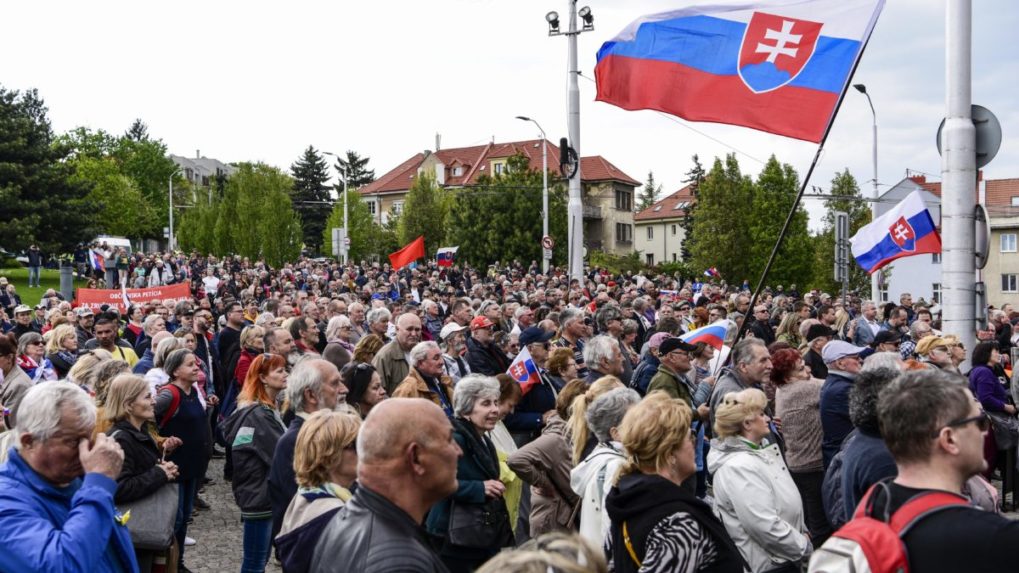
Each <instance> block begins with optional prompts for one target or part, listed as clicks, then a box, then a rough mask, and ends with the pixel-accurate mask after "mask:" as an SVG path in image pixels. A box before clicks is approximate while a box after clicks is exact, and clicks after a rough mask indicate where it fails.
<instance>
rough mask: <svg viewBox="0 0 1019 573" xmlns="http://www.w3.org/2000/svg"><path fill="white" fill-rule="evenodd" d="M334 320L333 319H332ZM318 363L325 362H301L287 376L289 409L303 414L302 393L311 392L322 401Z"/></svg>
mask: <svg viewBox="0 0 1019 573" xmlns="http://www.w3.org/2000/svg"><path fill="white" fill-rule="evenodd" d="M334 320H335V318H334ZM320 362H326V361H325V360H321V359H318V358H314V359H310V360H302V361H300V362H298V363H297V366H294V370H293V372H291V373H290V375H289V376H287V390H286V392H287V399H288V400H290V407H291V408H293V410H294V411H295V412H304V411H305V404H304V391H305V390H311V393H312V394H314V395H315V397H316V398H317V399H318V400H319V401H321V400H322V369H321V368H319V363H320Z"/></svg>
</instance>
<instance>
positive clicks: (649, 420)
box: [619, 392, 693, 477]
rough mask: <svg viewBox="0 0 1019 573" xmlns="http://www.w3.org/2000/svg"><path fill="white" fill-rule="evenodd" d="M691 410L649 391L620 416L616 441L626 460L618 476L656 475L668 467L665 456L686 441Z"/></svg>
mask: <svg viewBox="0 0 1019 573" xmlns="http://www.w3.org/2000/svg"><path fill="white" fill-rule="evenodd" d="M692 421H693V411H692V410H690V406H688V405H687V403H686V401H685V400H681V399H678V398H670V397H669V395H668V394H666V393H665V392H652V393H651V394H649V395H648V396H647V397H646V398H644V399H643V400H641V401H640V402H638V403H637V405H636V406H634V407H632V408H630V410H629V411H628V412H627V413H626V415H625V416H623V423H622V424H620V425H619V434H620V439H621V440H622V443H623V448H624V449H625V450H626V461H625V462H624V463H623V467H622V468H620V470H619V476H620V477H622V476H624V475H628V474H632V473H645V474H653V473H657V472H658V471H659V470H660V469H662V468H663V467H665V466H667V465H669V463H668V459H669V456H671V455H672V454H673V452H675V451H676V449H678V448H679V447H680V446H682V445H683V441H684V440H689V439H690V423H691V422H692Z"/></svg>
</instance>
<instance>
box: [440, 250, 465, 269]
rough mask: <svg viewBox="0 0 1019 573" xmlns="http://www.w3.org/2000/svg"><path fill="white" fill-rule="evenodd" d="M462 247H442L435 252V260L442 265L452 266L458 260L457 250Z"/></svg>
mask: <svg viewBox="0 0 1019 573" xmlns="http://www.w3.org/2000/svg"><path fill="white" fill-rule="evenodd" d="M459 249H460V247H442V248H441V249H439V250H438V251H436V252H435V262H436V263H438V265H439V266H440V267H451V266H453V262H454V261H456V252H457V251H458V250H459Z"/></svg>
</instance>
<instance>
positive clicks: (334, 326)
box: [326, 314, 353, 339]
mask: <svg viewBox="0 0 1019 573" xmlns="http://www.w3.org/2000/svg"><path fill="white" fill-rule="evenodd" d="M344 326H353V323H352V322H350V319H349V318H347V316H346V315H343V314H338V315H336V316H334V317H332V318H330V319H329V324H327V325H326V339H329V338H336V337H337V336H339V335H340V329H341V328H343V327H344Z"/></svg>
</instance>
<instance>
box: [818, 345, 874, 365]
mask: <svg viewBox="0 0 1019 573" xmlns="http://www.w3.org/2000/svg"><path fill="white" fill-rule="evenodd" d="M864 350H866V347H864V346H856V345H854V344H849V343H848V342H846V341H845V340H832V341H831V342H829V343H828V344H825V345H824V348H823V349H822V350H821V359H822V360H824V363H825V364H831V363H832V362H835V361H836V360H838V359H839V358H845V357H846V356H857V355H858V354H860V353H861V352H863V351H864Z"/></svg>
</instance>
